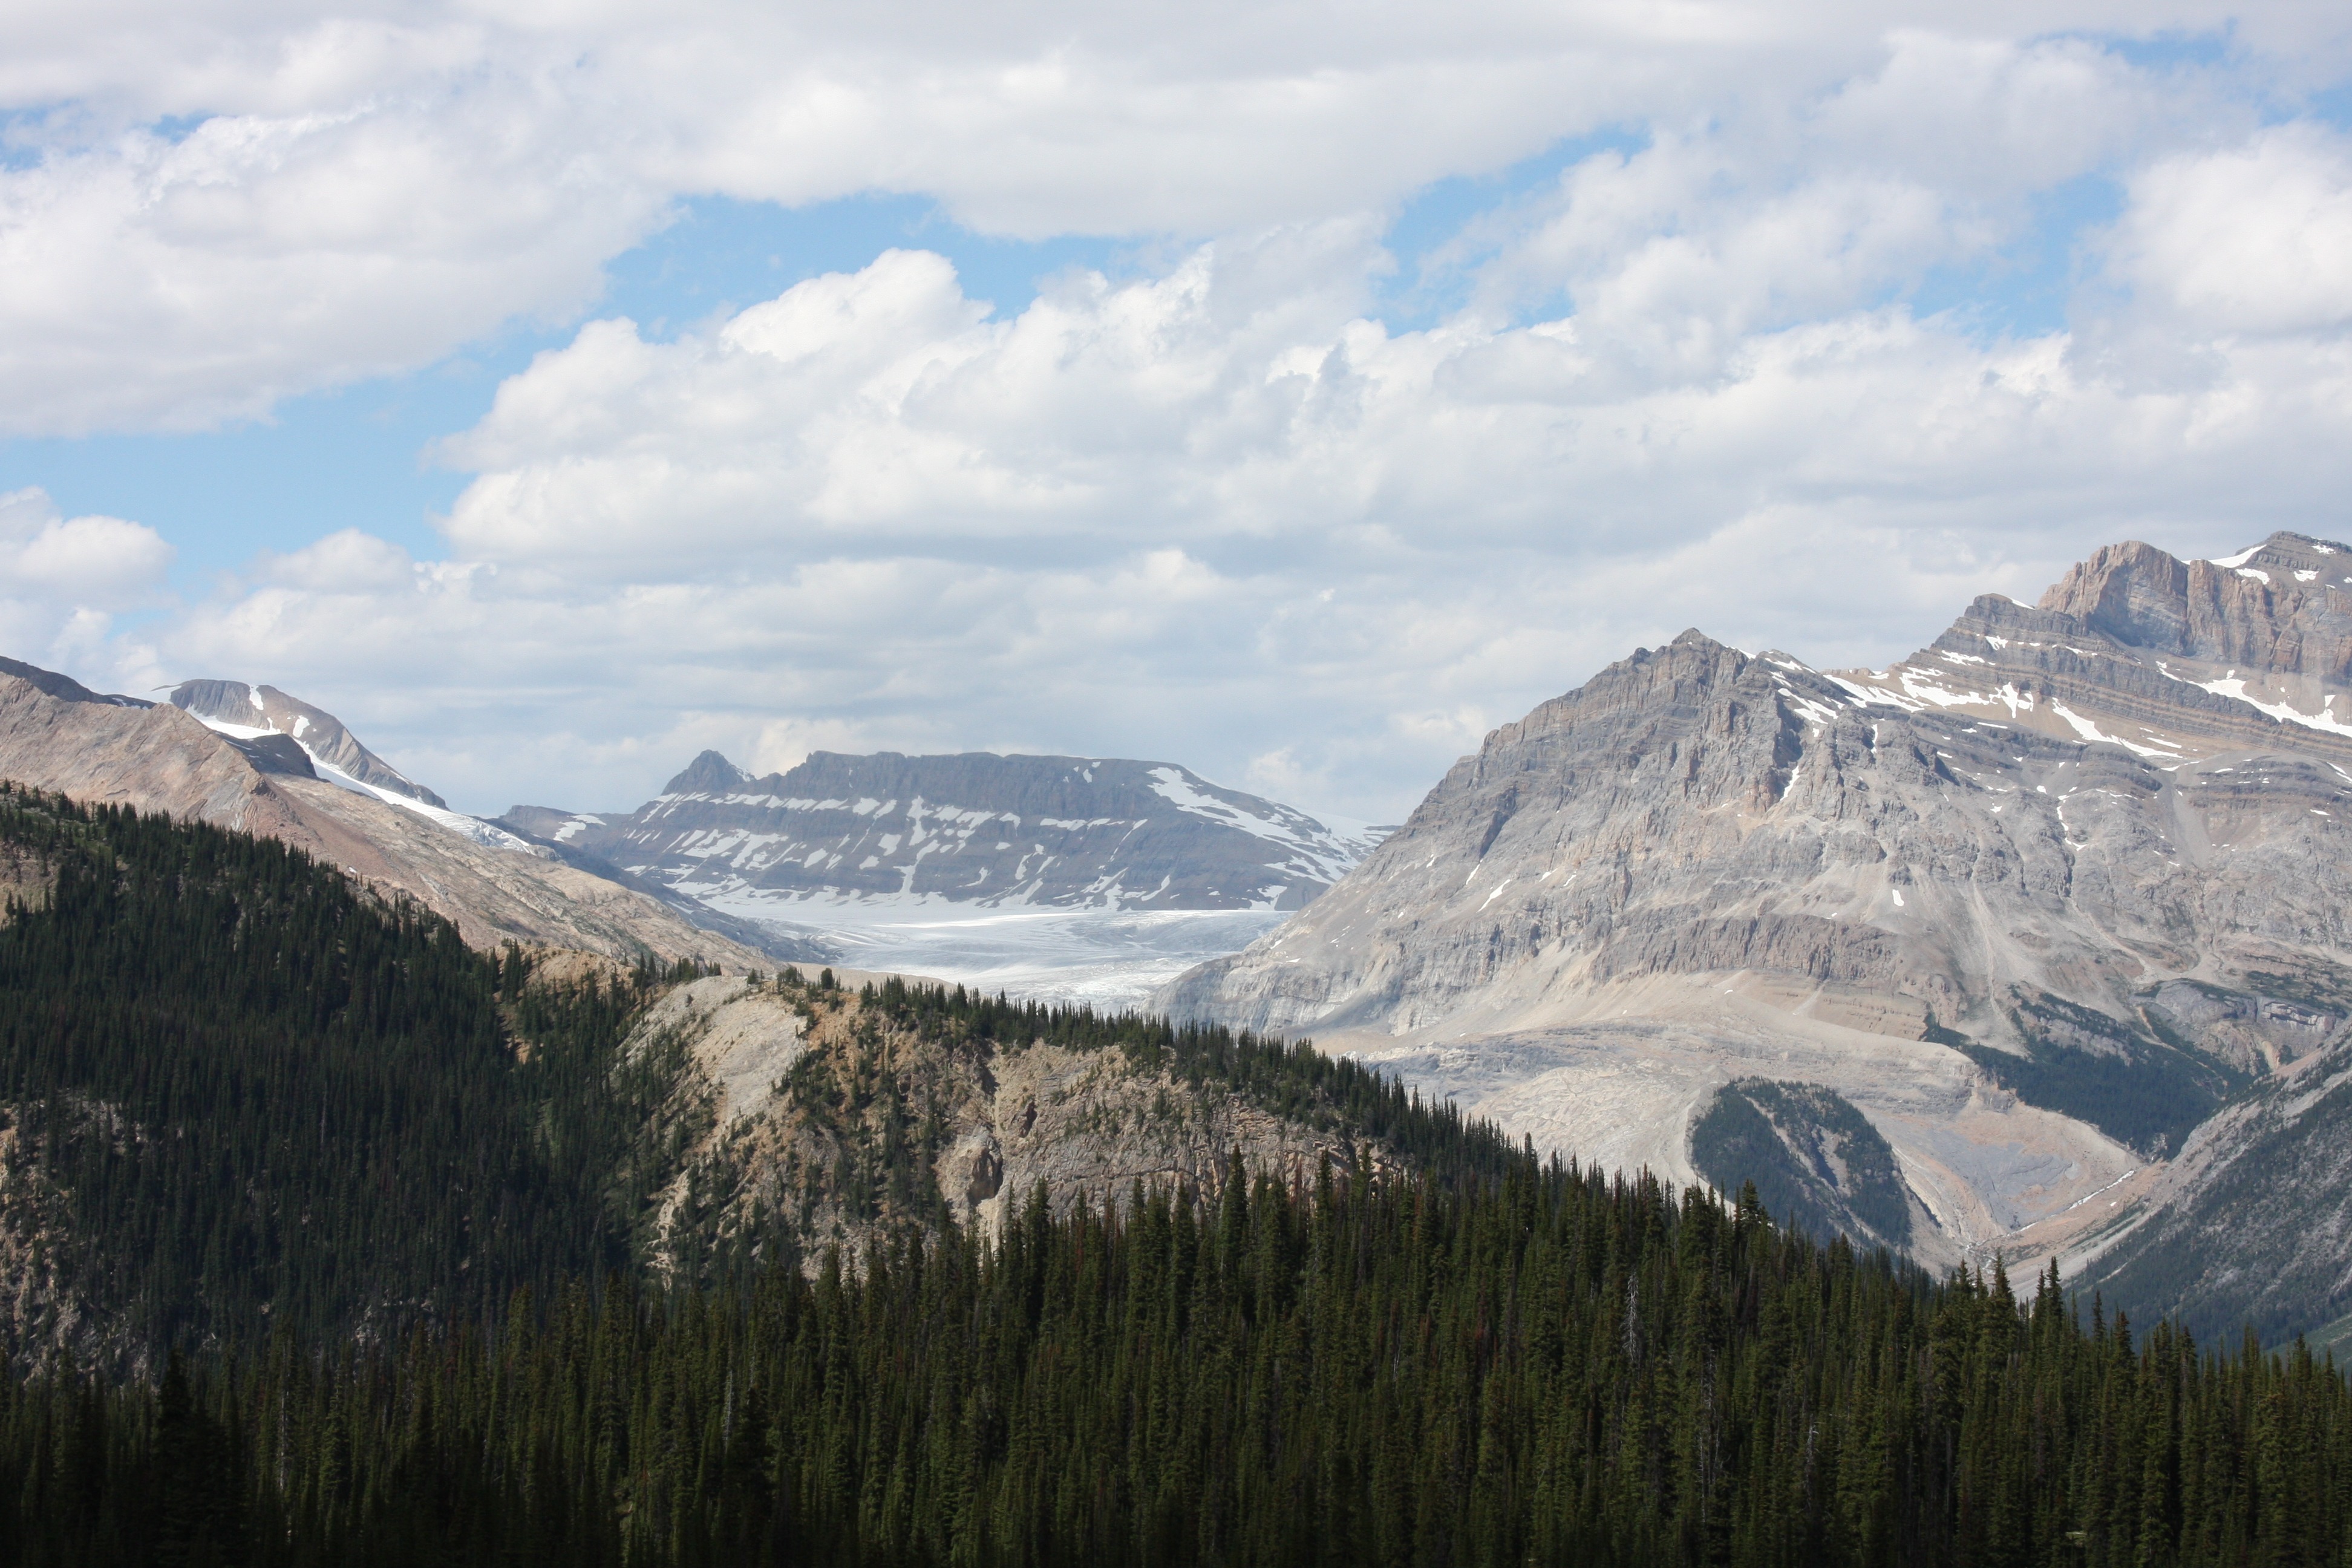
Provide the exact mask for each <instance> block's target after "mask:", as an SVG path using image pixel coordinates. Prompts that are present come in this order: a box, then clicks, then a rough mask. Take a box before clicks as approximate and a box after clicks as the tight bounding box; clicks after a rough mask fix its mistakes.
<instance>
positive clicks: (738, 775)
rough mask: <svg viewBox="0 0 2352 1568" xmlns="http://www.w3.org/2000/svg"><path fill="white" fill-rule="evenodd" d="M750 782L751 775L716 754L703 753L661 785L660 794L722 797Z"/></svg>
mask: <svg viewBox="0 0 2352 1568" xmlns="http://www.w3.org/2000/svg"><path fill="white" fill-rule="evenodd" d="M750 783H751V774H750V773H745V772H744V771H743V770H742V769H741V768H739V767H737V766H736V765H735V764H734V763H730V762H729V761H728V760H727V759H726V758H725V757H724V756H721V755H720V754H719V752H703V753H702V754H701V755H700V756H698V757H697V758H695V759H694V761H692V762H690V763H687V764H686V766H685V768H684V769H683V770H682V771H681V772H680V773H678V775H677V777H676V778H674V779H672V780H670V781H669V783H667V784H664V785H662V794H664V795H724V794H726V793H727V792H728V791H729V790H731V789H734V788H736V787H737V786H739V785H741V784H750Z"/></svg>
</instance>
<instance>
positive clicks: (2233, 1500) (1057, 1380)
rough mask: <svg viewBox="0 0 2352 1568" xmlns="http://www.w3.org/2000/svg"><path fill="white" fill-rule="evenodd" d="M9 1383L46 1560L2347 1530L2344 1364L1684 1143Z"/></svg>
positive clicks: (1937, 1547)
mask: <svg viewBox="0 0 2352 1568" xmlns="http://www.w3.org/2000/svg"><path fill="white" fill-rule="evenodd" d="M1130 1197H1131V1198H1132V1199H1135V1200H1136V1201H1133V1202H1132V1203H1131V1205H1129V1206H1127V1207H1125V1208H1123V1209H1122V1208H1118V1207H1114V1208H1112V1209H1110V1210H1108V1211H1092V1212H1082V1213H1078V1214H1075V1215H1071V1216H1069V1217H1068V1218H1066V1219H1065V1218H1056V1217H1055V1215H1054V1214H1053V1212H1052V1210H1051V1209H1050V1208H1049V1207H1048V1206H1047V1205H1045V1203H1044V1202H1043V1201H1042V1199H1036V1200H1033V1201H1032V1202H1031V1203H1030V1204H1029V1205H1027V1207H1026V1209H1025V1211H1024V1214H1023V1215H1022V1216H1021V1218H1020V1220H1019V1222H1018V1223H1017V1224H1016V1225H1014V1226H1012V1227H1010V1228H1009V1229H1008V1232H1007V1234H1006V1236H1005V1237H1004V1238H1003V1244H1002V1246H1001V1247H990V1246H987V1245H983V1244H982V1243H980V1242H978V1241H977V1240H975V1239H974V1238H973V1237H970V1236H969V1235H967V1234H962V1233H958V1232H952V1231H950V1232H947V1233H944V1234H942V1235H940V1236H939V1237H936V1238H934V1239H931V1240H929V1241H925V1240H922V1239H919V1238H917V1237H909V1238H908V1240H906V1241H905V1242H903V1243H901V1244H900V1245H898V1246H897V1247H891V1248H888V1249H886V1250H884V1251H882V1252H880V1253H878V1254H877V1255H876V1256H875V1257H873V1258H871V1259H870V1260H869V1263H868V1266H867V1267H866V1268H865V1269H864V1270H863V1271H862V1273H860V1272H859V1271H855V1270H850V1269H847V1268H843V1267H841V1266H840V1264H839V1262H838V1261H837V1260H835V1261H829V1262H828V1263H827V1264H826V1266H825V1267H824V1268H822V1269H821V1270H820V1271H819V1272H818V1274H817V1275H816V1277H815V1278H814V1279H811V1278H809V1277H807V1276H805V1275H803V1273H801V1272H800V1271H798V1270H791V1269H779V1270H771V1271H768V1272H766V1273H764V1274H762V1275H761V1276H760V1277H759V1278H758V1279H757V1280H756V1281H754V1282H752V1283H751V1284H750V1285H749V1286H748V1288H745V1289H727V1290H722V1291H719V1292H701V1291H688V1292H682V1293H679V1294H677V1295H674V1296H671V1297H668V1298H667V1299H664V1300H648V1299H642V1298H639V1297H637V1296H636V1295H635V1294H634V1293H632V1292H630V1291H628V1290H626V1289H622V1288H620V1287H619V1286H618V1285H617V1284H613V1285H607V1286H606V1287H605V1288H604V1289H602V1290H601V1291H598V1290H594V1289H586V1288H581V1287H573V1288H570V1289H564V1290H562V1291H561V1292H559V1293H558V1294H557V1295H555V1296H554V1297H552V1298H540V1299H536V1300H532V1299H522V1298H519V1299H518V1300H516V1301H515V1302H514V1303H513V1304H512V1306H511V1307H510V1308H509V1310H508V1311H507V1312H506V1313H505V1314H504V1315H503V1317H502V1318H500V1319H499V1321H495V1322H493V1323H488V1324H484V1325H479V1326H476V1325H467V1326H465V1327H463V1328H461V1329H457V1330H456V1331H448V1332H436V1333H430V1334H422V1335H419V1336H417V1337H415V1338H414V1339H411V1340H407V1341H404V1342H400V1343H398V1344H396V1345H379V1346H376V1347H373V1348H372V1349H369V1350H366V1351H362V1352H353V1351H352V1349H351V1348H350V1347H349V1346H348V1345H344V1346H334V1347H324V1346H319V1345H314V1344H309V1343H305V1342H301V1341H299V1339H297V1338H295V1337H293V1336H290V1335H289V1336H286V1337H283V1338H281V1339H279V1340H278V1341H277V1342H274V1343H273V1344H271V1345H270V1346H269V1347H268V1349H267V1350H266V1351H264V1352H262V1353H260V1354H258V1355H256V1356H254V1357H251V1358H249V1359H245V1360H236V1361H233V1360H229V1359H226V1358H217V1357H215V1358H207V1359H205V1361H203V1362H202V1363H199V1364H197V1365H194V1366H193V1367H190V1368H185V1369H183V1368H181V1367H179V1366H177V1365H174V1366H173V1368H172V1369H171V1371H170V1372H169V1373H167V1375H166V1377H165V1378H164V1380H163V1386H162V1387H161V1389H160V1391H159V1390H157V1389H155V1388H152V1387H151V1386H149V1385H148V1384H143V1383H139V1384H127V1385H118V1386H111V1387H105V1386H92V1385H89V1384H81V1383H78V1382H77V1381H75V1380H74V1379H72V1378H70V1377H63V1376H61V1377H39V1378H35V1379H33V1380H31V1381H29V1382H24V1383H15V1384H7V1385H5V1387H0V1543H5V1547H6V1548H10V1549H13V1556H12V1558H11V1560H12V1561H15V1562H18V1563H26V1564H34V1563H41V1564H47V1563H89V1564H99V1563H147V1562H172V1563H178V1562H198V1561H203V1562H217V1563H226V1562H250V1563H271V1564H278V1563H285V1564H297V1563H302V1564H308V1563H319V1564H329V1563H332V1564H371V1563H380V1564H385V1565H387V1568H390V1565H394V1564H407V1563H428V1562H471V1563H488V1562H522V1563H541V1562H561V1563H578V1564H582V1565H589V1564H615V1565H617V1564H670V1563H678V1564H688V1563H692V1564H705V1563H709V1564H718V1563H730V1564H732V1563H843V1564H851V1563H858V1564H866V1563H943V1564H944V1563H972V1564H987V1563H1007V1564H1011V1563H1070V1564H1079V1563H1085V1564H1098V1563H1100V1564H1109V1563H1139V1564H1147V1563H1148V1564H1182V1563H1331V1564H1349V1565H1353V1564H1359V1563H1397V1564H1404V1563H1465V1564H1469V1563H1496V1564H1500V1563H1578V1564H1585V1563H1596V1564H1597V1563H1627V1564H1647V1563H1759V1564H1761V1563H1770V1564H1790V1565H1791V1568H1795V1565H1800V1564H1813V1563H1885V1564H1905V1565H1917V1564H1936V1563H1951V1564H1999V1563H2018V1564H2024V1563H2095V1564H2114V1565H2123V1564H2132V1565H2134V1568H2137V1565H2141V1564H2171V1563H2217V1564H2218V1563H2321V1562H2327V1563H2333V1562H2337V1561H2340V1560H2341V1557H2342V1554H2343V1552H2344V1548H2345V1545H2346V1542H2347V1531H2346V1521H2347V1499H2346V1496H2345V1494H2344V1490H2343V1488H2342V1486H2341V1480H2342V1478H2343V1477H2344V1476H2345V1475H2346V1474H2347V1464H2352V1399H2347V1389H2346V1384H2345V1383H2344V1381H2343V1379H2342V1378H2341V1377H2340V1376H2339V1375H2337V1373H2336V1371H2335V1370H2334V1368H2333V1367H2332V1366H2327V1365H2318V1364H2315V1363H2313V1362H2312V1361H2311V1359H2310V1358H2309V1357H2308V1356H2307V1355H2305V1354H2303V1353H2300V1352H2297V1353H2294V1354H2290V1355H2288V1356H2285V1357H2283V1358H2281V1357H2268V1356H2263V1355H2262V1354H2259V1353H2254V1352H2252V1348H2251V1347H2248V1348H2247V1349H2246V1350H2245V1351H2242V1352H2238V1353H2235V1354H2232V1355H2230V1356H2227V1357H2221V1358H2217V1357H2215V1356H2214V1355H2213V1354H2212V1353H2211V1352H2209V1351H2206V1350H2204V1349H2202V1348H2200V1347H2199V1346H2198V1345H2196V1344H2194V1343H2192V1342H2190V1341H2189V1340H2188V1339H2187V1338H2186V1337H2185V1336H2183V1335H2181V1334H2179V1333H2176V1332H2174V1331H2170V1330H2168V1329H2166V1328H2161V1327H2159V1328H2158V1329H2157V1330H2155V1331H2153V1332H2152V1333H2148V1334H2147V1335H2145V1336H2144V1337H2143V1336H2136V1335H2135V1334H2134V1333H2133V1332H2132V1331H2130V1330H2129V1329H2128V1327H2127V1326H2126V1324H2124V1323H2122V1322H2121V1321H2114V1322H2106V1321H2101V1319H2100V1317H2099V1316H2098V1315H2097V1314H2096V1313H2094V1314H2092V1315H2091V1317H2090V1319H2089V1321H2088V1322H2087V1323H2086V1322H2084V1321H2081V1320H2080V1319H2078V1318H2077V1317H2076V1316H2075V1315H2074V1313H2073V1312H2071V1311H2070V1310H2069V1309H2068V1307H2067V1306H2066V1305H2065V1303H2064V1302H2063V1300H2061V1297H2060V1294H2059V1292H2058V1291H2057V1289H2055V1287H2054V1285H2053V1284H2052V1283H2051V1282H2050V1281H2048V1280H2046V1279H2045V1280H2044V1281H2043V1282H2042V1286H2041V1287H2040V1289H2038V1290H2037V1291H2036V1292H2035V1293H2034V1295H2033V1297H2032V1300H2028V1301H2023V1302H2021V1301H2019V1300H2016V1299H2014V1298H2013V1297H2012V1295H2011V1288H2010V1285H2009V1282H2008V1281H2007V1280H2006V1279H2004V1278H2002V1277H2001V1275H2000V1272H1999V1271H1998V1270H1997V1269H1996V1270H1995V1271H1994V1273H1993V1274H1992V1276H1991V1277H1990V1279H1982V1278H1978V1277H1969V1278H1964V1279H1955V1280H1953V1281H1951V1282H1949V1283H1947V1284H1942V1285H1934V1284H1931V1283H1929V1282H1928V1281H1927V1279H1924V1278H1923V1277H1921V1276H1919V1275H1917V1274H1916V1273H1915V1272H1912V1271H1909V1270H1906V1269H1901V1268H1895V1267H1894V1266H1892V1265H1890V1264H1889V1263H1887V1262H1886V1261H1885V1259H1884V1258H1883V1257H1882V1258H1879V1259H1876V1260H1872V1259H1864V1258H1857V1257H1856V1256H1855V1255H1854V1254H1853V1252H1852V1250H1851V1249H1849V1248H1848V1247H1845V1246H1844V1245H1843V1243H1839V1244H1834V1245H1832V1247H1830V1248H1828V1249H1826V1250H1824V1249H1822V1248H1819V1247H1815V1246H1814V1245H1813V1244H1812V1243H1811V1242H1810V1241H1808V1240H1806V1239H1804V1238H1803V1237H1800V1236H1796V1235H1793V1234H1791V1233H1790V1232H1787V1231H1784V1230H1781V1229H1780V1228H1778V1227H1776V1226H1773V1225H1771V1224H1770V1223H1769V1220H1768V1219H1767V1218H1766V1216H1765V1215H1763V1214H1762V1212H1761V1211H1760V1210H1759V1208H1758V1207H1757V1206H1755V1205H1753V1203H1752V1202H1748V1203H1743V1204H1741V1205H1737V1206H1735V1207H1730V1208H1726V1207H1724V1206H1722V1205H1720V1204H1719V1203H1718V1201H1717V1200H1716V1199H1714V1198H1712V1197H1710V1196H1708V1195H1706V1194H1682V1195H1681V1196H1679V1197H1677V1196H1676V1194H1673V1193H1671V1192H1668V1191H1666V1190H1664V1189H1663V1188H1662V1187H1660V1186H1659V1185H1657V1184H1654V1183H1651V1182H1648V1181H1640V1182H1626V1181H1623V1180H1610V1179H1604V1178H1603V1177H1601V1175H1599V1174H1598V1173H1591V1172H1580V1171H1577V1170H1575V1169H1573V1168H1562V1167H1560V1166H1558V1165H1554V1166H1552V1167H1550V1168H1549V1169H1538V1167H1537V1166H1536V1165H1535V1163H1533V1162H1532V1161H1518V1162H1515V1163H1514V1165H1513V1168H1512V1170H1511V1172H1510V1173H1509V1174H1508V1175H1507V1176H1506V1177H1504V1178H1502V1179H1499V1180H1493V1181H1481V1182H1474V1183H1470V1184H1465V1185H1464V1186H1463V1187H1461V1188H1460V1189H1458V1190H1454V1189H1449V1188H1447V1187H1446V1186H1444V1184H1438V1183H1435V1182H1433V1181H1429V1180H1407V1179H1385V1180H1383V1179H1375V1178H1370V1177H1368V1176H1366V1175H1364V1174H1363V1173H1361V1172H1360V1171H1357V1172H1340V1171H1333V1172H1328V1173H1326V1174H1325V1176H1324V1177H1323V1179H1321V1180H1319V1181H1318V1182H1316V1183H1314V1184H1311V1185H1310V1186H1309V1187H1307V1188H1306V1189H1304V1190H1293V1189H1291V1188H1289V1187H1286V1186H1283V1185H1280V1184H1275V1183H1272V1182H1268V1181H1260V1182H1258V1183H1256V1184H1250V1183H1247V1182H1244V1181H1234V1182H1230V1183H1228V1184H1226V1186H1225V1188H1224V1191H1223V1196H1222V1197H1221V1198H1220V1199H1219V1200H1218V1201H1217V1202H1215V1203H1214V1204H1213V1205H1195V1204H1193V1203H1192V1202H1189V1201H1186V1200H1185V1199H1184V1198H1182V1197H1181V1196H1171V1194H1167V1193H1164V1192H1162V1193H1158V1194H1130Z"/></svg>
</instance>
